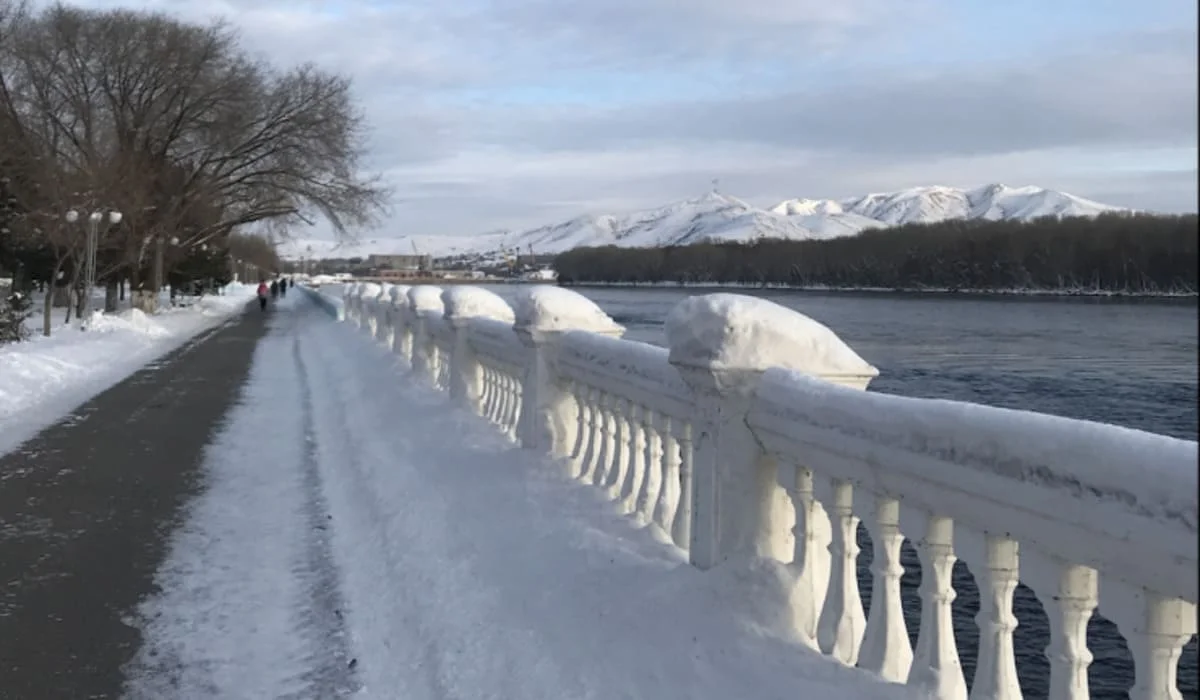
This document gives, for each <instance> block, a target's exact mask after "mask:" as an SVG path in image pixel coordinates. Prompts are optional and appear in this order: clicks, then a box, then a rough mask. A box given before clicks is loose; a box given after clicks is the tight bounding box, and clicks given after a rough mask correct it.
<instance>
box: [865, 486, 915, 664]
mask: <svg viewBox="0 0 1200 700" xmlns="http://www.w3.org/2000/svg"><path fill="white" fill-rule="evenodd" d="M867 530H868V531H869V532H870V533H871V542H872V547H873V549H872V551H873V552H874V556H873V558H872V561H871V574H872V585H871V614H870V616H869V617H868V618H867V630H866V632H865V633H864V635H863V643H862V648H861V649H860V650H859V655H858V666H859V668H862V669H865V670H868V671H873V672H875V673H878V674H879V675H881V676H883V678H884V679H886V680H889V681H892V682H893V683H903V682H904V681H905V680H906V679H907V678H908V671H909V669H910V668H912V658H913V652H912V645H910V644H909V642H908V627H907V625H906V624H905V622H904V604H903V602H902V601H901V600H900V577H901V576H903V575H904V566H903V565H901V563H900V545H901V544H903V543H904V535H903V534H902V533H901V532H900V502H899V501H897V500H896V499H894V498H889V497H887V496H877V497H876V498H875V517H874V519H873V522H871V523H870V524H869V525H868V526H867Z"/></svg>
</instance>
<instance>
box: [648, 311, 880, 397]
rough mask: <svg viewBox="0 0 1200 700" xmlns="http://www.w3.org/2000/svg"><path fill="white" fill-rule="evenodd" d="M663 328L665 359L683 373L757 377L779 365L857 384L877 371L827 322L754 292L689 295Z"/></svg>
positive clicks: (804, 372)
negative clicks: (685, 371)
mask: <svg viewBox="0 0 1200 700" xmlns="http://www.w3.org/2000/svg"><path fill="white" fill-rule="evenodd" d="M665 330H666V336H667V346H668V348H669V349H670V353H669V355H668V358H669V360H670V362H671V364H673V365H675V366H676V367H679V368H681V369H685V370H691V372H688V373H695V371H703V372H705V373H709V374H722V375H729V376H731V377H732V376H737V375H740V376H742V377H749V376H754V377H757V376H758V375H760V374H761V373H762V372H764V371H766V370H767V369H770V368H772V367H782V368H784V369H791V370H795V371H797V372H800V373H802V374H808V375H811V376H816V377H819V378H821V379H825V380H827V381H832V382H836V383H839V384H848V385H858V386H860V388H866V385H867V383H869V382H870V380H871V379H872V378H874V377H876V376H878V375H879V370H877V369H876V368H875V367H873V366H872V365H871V364H870V363H868V362H867V361H866V360H864V359H863V358H861V357H859V355H858V353H856V352H854V351H853V350H852V349H850V346H848V345H846V343H844V342H842V339H841V338H839V337H838V336H837V334H835V333H834V332H833V331H832V330H830V329H829V328H828V327H826V326H824V325H823V324H821V323H819V322H817V321H814V320H813V319H811V318H809V317H808V316H805V315H804V314H802V313H800V312H798V311H793V310H792V309H789V308H787V307H784V306H780V305H779V304H775V303H773V302H770V301H767V300H766V299H760V298H758V297H751V296H743V295H740V294H706V295H703V296H694V297H689V298H687V299H684V300H683V301H681V302H679V303H678V304H676V305H675V308H674V309H672V310H671V313H670V314H668V315H667V320H666V328H665ZM688 373H685V374H688Z"/></svg>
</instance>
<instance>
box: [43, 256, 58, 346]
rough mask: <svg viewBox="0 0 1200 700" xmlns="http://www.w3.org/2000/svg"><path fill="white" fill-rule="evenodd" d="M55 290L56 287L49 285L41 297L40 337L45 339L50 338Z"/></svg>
mask: <svg viewBox="0 0 1200 700" xmlns="http://www.w3.org/2000/svg"><path fill="white" fill-rule="evenodd" d="M57 272H58V270H55V273H57ZM55 289H56V287H54V286H53V285H51V286H50V288H49V289H47V290H46V294H45V295H44V296H43V301H42V335H44V336H46V337H47V338H49V337H50V324H51V321H52V319H51V316H50V315H51V313H53V311H54V290H55Z"/></svg>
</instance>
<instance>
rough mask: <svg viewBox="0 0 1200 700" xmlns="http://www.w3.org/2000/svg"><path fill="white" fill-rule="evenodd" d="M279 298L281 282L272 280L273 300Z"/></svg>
mask: <svg viewBox="0 0 1200 700" xmlns="http://www.w3.org/2000/svg"><path fill="white" fill-rule="evenodd" d="M278 296H279V282H278V281H277V280H271V298H272V299H274V298H276V297H278Z"/></svg>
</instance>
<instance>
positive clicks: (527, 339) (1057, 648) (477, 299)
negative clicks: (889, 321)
mask: <svg viewBox="0 0 1200 700" xmlns="http://www.w3.org/2000/svg"><path fill="white" fill-rule="evenodd" d="M422 289H423V290H427V291H419V290H422ZM369 293H370V292H369V290H368V294H369ZM375 294H376V295H377V294H378V292H377V291H376V292H375ZM360 296H361V294H360ZM396 304H397V305H398V306H399V305H400V301H399V300H397V301H396ZM350 306H351V305H350V304H347V309H349V308H350ZM404 308H405V309H407V312H406V313H397V314H395V315H394V317H395V318H397V319H404V320H402V321H392V322H389V323H393V324H396V325H395V327H396V330H395V331H394V332H395V333H397V334H399V333H400V331H399V329H400V327H401V324H405V325H404V327H405V328H407V327H410V326H411V328H412V331H411V335H412V338H413V341H412V352H411V358H412V366H413V370H414V372H415V373H416V374H417V375H418V376H420V377H422V378H423V379H425V380H427V381H432V380H433V379H434V378H435V377H437V376H439V375H438V374H437V372H440V373H441V376H442V378H443V380H442V382H441V384H443V385H444V387H445V388H448V390H449V392H450V394H451V396H452V397H453V399H454V400H455V402H457V403H459V404H460V405H463V406H465V407H468V408H470V409H471V410H473V411H475V412H476V413H478V414H480V415H482V416H485V417H487V418H488V419H489V420H491V421H492V422H494V423H496V424H497V425H498V426H499V427H500V429H501V430H502V431H504V432H505V433H506V434H508V435H510V436H512V437H513V438H514V439H515V440H517V441H518V442H519V443H520V444H521V445H522V446H524V447H527V448H530V449H533V450H539V451H545V452H548V453H550V455H551V456H553V457H554V458H556V460H557V461H558V462H559V463H560V464H562V466H563V468H564V470H565V471H566V472H567V474H568V475H569V476H571V477H573V478H576V479H579V480H581V481H582V482H584V483H586V484H589V485H592V486H595V487H597V488H598V489H600V490H601V491H602V492H603V493H605V494H606V495H607V496H608V497H609V498H610V499H612V500H613V501H614V502H615V503H616V505H617V507H618V508H619V509H620V510H622V511H623V512H625V513H627V514H629V515H631V517H635V518H637V519H639V520H640V521H641V522H644V523H649V524H652V525H654V526H657V527H659V528H661V529H662V531H663V532H664V533H665V534H667V535H668V536H669V537H670V538H671V539H672V540H673V541H674V542H675V543H676V544H677V545H678V546H679V547H680V548H682V549H684V550H686V552H687V555H688V558H689V560H690V561H691V562H692V564H694V565H695V566H697V567H699V568H705V569H706V568H710V567H714V566H719V565H722V564H726V565H733V566H736V565H737V564H736V563H732V562H737V561H744V560H745V557H747V556H750V557H767V558H773V559H776V560H778V561H781V562H783V563H785V564H787V565H788V567H789V570H790V571H791V572H792V576H793V584H794V585H792V586H791V589H790V599H789V600H788V602H787V606H786V607H787V609H785V610H781V611H780V614H781V615H785V616H787V618H786V619H790V620H791V621H792V623H793V626H794V628H795V631H796V633H797V637H798V638H799V639H801V640H802V641H804V642H806V643H807V644H808V645H809V646H811V647H812V648H813V649H814V650H818V651H820V652H821V653H823V654H826V655H828V656H831V657H833V658H834V659H837V660H838V661H840V662H841V663H844V664H847V665H852V666H857V667H859V668H862V669H864V670H868V671H870V672H873V673H876V674H879V675H881V676H883V677H884V678H886V679H888V680H891V681H894V682H897V683H906V684H909V685H912V686H917V687H919V688H920V689H923V690H926V691H929V694H930V695H932V696H933V697H937V698H945V699H960V698H967V697H968V695H969V697H971V698H1020V697H1021V688H1020V685H1019V683H1018V681H1017V658H1018V655H1017V654H1016V651H1015V649H1014V642H1013V630H1014V629H1015V628H1016V624H1017V620H1016V618H1015V616H1014V614H1013V596H1014V591H1015V589H1016V586H1017V583H1018V581H1019V582H1022V583H1024V584H1026V585H1027V586H1028V587H1029V588H1030V589H1031V590H1032V591H1034V593H1035V594H1036V595H1037V596H1038V597H1039V599H1040V600H1041V602H1042V605H1043V607H1044V609H1045V612H1046V616H1047V618H1048V622H1049V628H1050V643H1049V646H1048V647H1047V649H1046V650H1045V655H1046V657H1047V659H1048V660H1049V666H1050V691H1049V697H1051V698H1055V699H1058V698H1070V699H1072V700H1074V699H1076V698H1086V697H1088V696H1089V689H1088V681H1087V669H1088V666H1089V664H1090V663H1091V660H1092V654H1091V652H1090V651H1089V649H1088V640H1087V628H1088V624H1087V623H1088V621H1089V619H1091V617H1092V616H1093V614H1094V613H1096V612H1097V611H1098V612H1099V613H1101V614H1103V615H1104V616H1105V617H1107V618H1108V619H1110V620H1111V621H1113V622H1114V623H1116V625H1117V627H1118V628H1119V630H1120V631H1121V632H1122V634H1123V635H1124V637H1125V639H1126V641H1127V643H1128V648H1129V650H1130V653H1131V655H1132V657H1133V661H1134V664H1135V682H1134V687H1133V689H1132V691H1131V697H1132V698H1134V700H1150V699H1152V698H1153V699H1160V698H1161V699H1171V698H1179V697H1181V696H1180V694H1179V693H1178V691H1177V690H1176V678H1175V677H1176V668H1177V665H1178V661H1179V657H1180V653H1181V650H1182V648H1183V646H1184V644H1185V643H1187V642H1188V641H1189V639H1190V638H1191V637H1192V636H1193V635H1194V634H1195V631H1196V607H1195V603H1196V600H1197V564H1198V562H1197V529H1196V527H1197V500H1196V492H1197V470H1196V464H1197V458H1198V454H1197V445H1196V443H1195V442H1190V441H1184V440H1177V439H1173V438H1167V437H1163V436H1157V435H1151V434H1147V433H1143V432H1139V431H1133V430H1126V429H1122V428H1117V427H1113V426H1107V425H1100V424H1095V423H1088V422H1084V421H1076V420H1069V419H1064V418H1056V417H1051V416H1044V415H1040V414H1034V413H1028V412H1019V411H1010V410H1005V409H998V408H992V407H987V406H980V405H975V404H965V403H958V402H949V401H937V400H928V399H914V398H905V397H899V396H890V395H883V394H876V393H869V392H867V391H865V389H866V388H867V386H868V384H869V382H870V381H871V380H872V378H874V377H875V376H876V375H877V370H876V369H875V368H874V367H872V366H871V365H870V364H869V363H867V362H866V361H864V360H863V359H862V358H861V357H859V356H858V355H857V354H856V353H855V352H854V351H853V350H852V349H851V348H849V347H848V346H847V345H846V344H845V343H844V342H842V341H841V340H840V339H839V338H838V337H837V336H836V334H834V333H833V331H831V330H830V329H829V328H827V327H825V326H824V325H822V324H820V323H817V322H816V321H813V320H812V319H809V318H807V317H805V316H803V315H801V314H799V313H796V312H794V311H791V310H788V309H785V308H783V307H780V306H778V305H775V304H772V303H770V302H767V301H765V300H762V299H757V298H751V297H743V296H738V295H730V294H714V295H708V296H701V297H692V298H689V299H686V300H684V301H683V302H681V303H680V304H679V305H678V306H677V307H676V308H675V309H674V310H673V312H672V313H671V314H670V315H669V317H668V319H667V324H666V334H667V346H668V347H667V348H666V349H663V348H658V347H655V346H651V345H648V344H645V343H638V342H633V341H629V340H624V339H622V338H621V337H620V336H621V335H622V334H623V331H624V329H623V328H622V327H621V326H619V325H618V324H616V323H615V322H614V321H613V320H612V319H611V318H609V317H608V316H607V315H606V314H604V313H603V312H602V311H601V310H600V309H599V308H598V307H596V305H595V304H593V303H592V302H590V301H589V300H587V299H586V298H584V297H582V296H580V295H578V294H576V293H574V292H571V291H569V290H564V289H559V288H556V287H532V288H526V289H524V290H523V291H522V292H520V293H519V295H518V298H517V300H516V304H515V308H510V307H509V306H508V305H507V304H506V303H505V302H504V301H503V300H501V299H500V298H499V297H496V296H495V295H494V294H491V293H490V292H487V291H485V290H482V289H478V288H472V287H456V288H453V289H450V290H446V291H445V292H442V291H441V290H438V289H437V288H434V287H414V288H413V289H411V290H409V291H408V293H407V305H406V306H405V307H404ZM356 313H357V312H356ZM353 316H354V314H348V315H347V318H348V319H351V320H352V321H353V320H354V318H353ZM405 332H407V331H405ZM396 337H399V335H396ZM393 342H395V341H393ZM441 367H446V368H447V369H445V370H441V369H440V368H441ZM860 523H861V524H863V525H864V526H865V528H866V530H867V531H868V532H869V534H870V538H871V542H872V545H871V546H872V548H873V557H872V560H873V562H872V566H871V569H870V572H869V574H870V577H871V580H872V587H871V591H872V595H871V606H870V610H869V611H867V610H864V606H863V600H862V596H861V595H860V590H859V584H858V580H859V579H858V575H857V574H858V561H857V557H858V554H859V547H858V543H857V531H858V527H859V524H860ZM906 538H907V539H910V540H911V541H912V543H913V544H914V545H915V548H916V551H917V553H918V557H919V561H920V567H921V572H922V575H921V586H920V589H919V597H920V610H919V621H920V625H919V631H918V636H917V641H916V644H915V647H914V646H913V645H911V644H910V642H909V633H908V629H907V626H906V622H905V616H904V610H903V606H902V601H901V596H900V577H901V575H902V574H903V573H904V568H903V566H902V564H901V561H900V548H901V545H902V543H903V541H904V540H905V539H906ZM960 558H961V559H962V560H963V561H964V563H965V564H966V565H967V567H968V568H969V570H970V571H971V572H972V574H973V576H974V578H975V581H976V584H977V585H978V588H979V593H980V601H981V605H980V609H979V613H978V615H977V616H976V617H975V623H976V625H977V626H978V630H979V634H978V638H979V643H978V651H977V663H976V665H975V674H974V680H973V683H972V686H971V688H970V691H969V693H968V688H967V684H966V681H965V677H964V674H963V670H962V667H961V664H960V660H959V646H958V643H957V642H958V640H957V639H956V638H955V629H954V626H953V625H952V620H951V603H952V602H953V601H954V599H955V597H956V591H955V588H954V586H955V582H954V581H953V580H952V578H951V575H952V570H953V565H954V563H955V561H957V560H958V559H960ZM747 594H748V595H749V594H750V592H749V591H748V593H747Z"/></svg>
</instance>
